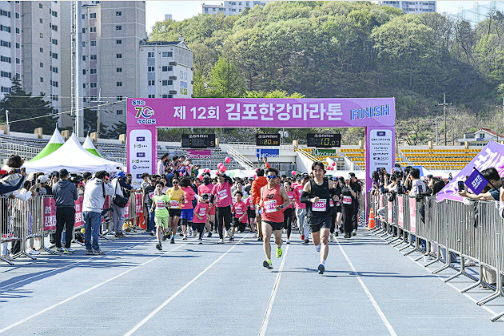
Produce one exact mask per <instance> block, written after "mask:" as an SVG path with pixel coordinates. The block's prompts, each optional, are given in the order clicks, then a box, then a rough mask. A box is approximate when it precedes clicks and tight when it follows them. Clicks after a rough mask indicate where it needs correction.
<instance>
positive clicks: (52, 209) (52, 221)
mask: <svg viewBox="0 0 504 336" xmlns="http://www.w3.org/2000/svg"><path fill="white" fill-rule="evenodd" d="M55 230H56V202H55V201H54V198H52V197H44V231H55Z"/></svg>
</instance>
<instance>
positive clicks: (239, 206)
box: [229, 190, 248, 241]
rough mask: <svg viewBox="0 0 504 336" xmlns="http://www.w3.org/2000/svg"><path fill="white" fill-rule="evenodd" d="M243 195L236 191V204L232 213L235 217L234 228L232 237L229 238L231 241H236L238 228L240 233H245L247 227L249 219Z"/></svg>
mask: <svg viewBox="0 0 504 336" xmlns="http://www.w3.org/2000/svg"><path fill="white" fill-rule="evenodd" d="M242 197H243V193H242V192H241V191H240V190H237V191H235V198H236V202H234V203H233V207H232V208H231V212H232V213H233V215H234V220H233V228H232V229H231V237H229V241H233V240H234V233H235V230H236V228H238V231H239V232H243V231H245V226H246V225H247V222H248V217H247V203H245V202H244V201H243V199H242Z"/></svg>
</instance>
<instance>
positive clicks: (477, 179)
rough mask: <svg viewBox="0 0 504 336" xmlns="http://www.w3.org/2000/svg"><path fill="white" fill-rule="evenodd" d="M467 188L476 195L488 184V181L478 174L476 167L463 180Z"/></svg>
mask: <svg viewBox="0 0 504 336" xmlns="http://www.w3.org/2000/svg"><path fill="white" fill-rule="evenodd" d="M465 185H466V186H467V188H469V189H470V190H472V192H474V193H475V194H476V195H479V194H481V192H482V191H483V189H485V187H486V186H487V185H488V181H487V180H486V179H485V178H484V177H483V175H481V174H480V172H479V171H478V170H477V169H474V171H473V172H472V174H471V175H469V177H468V178H467V179H466V180H465Z"/></svg>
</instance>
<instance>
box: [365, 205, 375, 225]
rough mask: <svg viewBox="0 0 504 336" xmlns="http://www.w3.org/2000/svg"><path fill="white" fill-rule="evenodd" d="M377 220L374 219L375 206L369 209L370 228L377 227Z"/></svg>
mask: <svg viewBox="0 0 504 336" xmlns="http://www.w3.org/2000/svg"><path fill="white" fill-rule="evenodd" d="M375 226H376V225H375V220H374V213H373V208H371V210H370V211H369V220H368V226H367V228H368V230H371V229H374V227H375Z"/></svg>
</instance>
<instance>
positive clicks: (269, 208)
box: [264, 200, 277, 213]
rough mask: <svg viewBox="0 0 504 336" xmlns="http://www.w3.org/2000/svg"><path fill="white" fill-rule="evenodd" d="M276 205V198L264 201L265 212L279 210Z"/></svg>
mask: <svg viewBox="0 0 504 336" xmlns="http://www.w3.org/2000/svg"><path fill="white" fill-rule="evenodd" d="M276 205H277V202H276V200H272V201H266V202H264V212H266V213H272V212H275V211H277V209H276V208H275V207H276Z"/></svg>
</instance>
